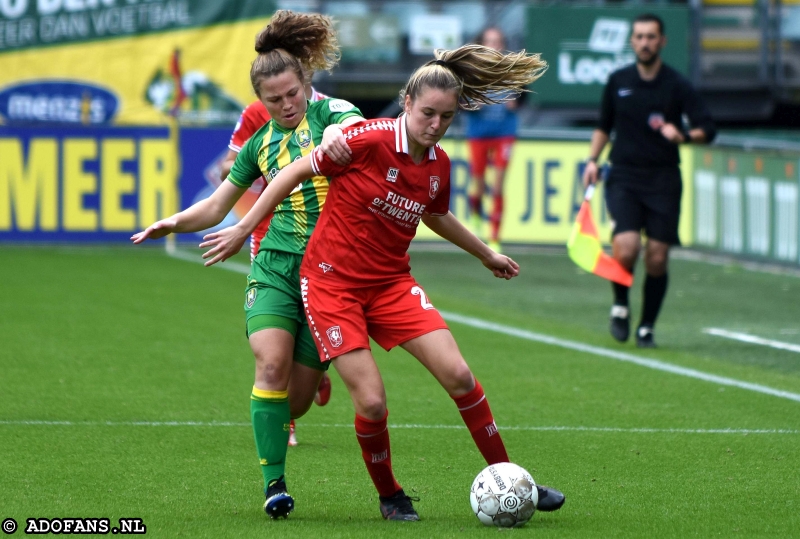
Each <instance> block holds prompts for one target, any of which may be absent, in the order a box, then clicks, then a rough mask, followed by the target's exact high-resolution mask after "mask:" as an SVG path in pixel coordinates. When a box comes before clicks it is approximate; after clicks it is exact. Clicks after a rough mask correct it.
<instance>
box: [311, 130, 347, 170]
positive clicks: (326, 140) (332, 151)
mask: <svg viewBox="0 0 800 539" xmlns="http://www.w3.org/2000/svg"><path fill="white" fill-rule="evenodd" d="M319 146H320V148H322V151H323V152H325V155H327V156H328V157H330V159H331V161H333V162H334V163H336V164H337V165H346V164H348V163H349V162H350V159H352V157H351V156H352V153H353V152H352V150H350V146H348V145H347V142H346V141H345V138H344V135H342V128H341V127H339V126H338V125H329V126H328V127H326V128H325V131H323V133H322V142H321V143H320V145H319Z"/></svg>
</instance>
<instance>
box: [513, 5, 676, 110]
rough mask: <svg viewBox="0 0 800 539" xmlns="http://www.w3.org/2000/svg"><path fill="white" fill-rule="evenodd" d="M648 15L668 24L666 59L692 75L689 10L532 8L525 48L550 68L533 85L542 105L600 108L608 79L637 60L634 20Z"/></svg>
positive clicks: (529, 13)
mask: <svg viewBox="0 0 800 539" xmlns="http://www.w3.org/2000/svg"><path fill="white" fill-rule="evenodd" d="M644 11H647V12H649V13H655V14H656V15H658V16H659V17H661V19H662V20H663V21H664V27H665V34H666V35H667V40H668V41H667V45H666V47H665V48H664V49H663V51H662V57H663V58H664V61H665V62H667V63H668V64H669V65H671V66H672V67H674V68H675V69H677V70H678V71H680V72H681V73H684V74H688V69H689V43H688V38H689V34H688V28H689V11H688V9H687V8H685V7H670V8H664V7H655V6H648V7H647V8H642V7H639V8H624V7H613V8H604V7H570V6H558V7H539V6H536V5H530V6H528V11H527V37H526V42H525V47H526V48H527V49H528V50H529V51H531V52H539V53H542V57H543V58H544V59H545V60H547V63H548V64H550V69H549V70H548V72H547V73H546V74H545V76H544V77H542V78H541V79H539V80H538V81H537V82H536V84H535V90H536V94H537V99H538V101H540V102H541V103H542V104H543V105H573V106H574V105H578V106H588V105H597V104H598V103H599V102H600V96H601V93H602V89H603V86H604V85H605V83H606V81H607V80H608V75H609V74H610V73H612V72H614V71H616V70H617V69H619V68H621V67H623V66H625V65H628V64H630V63H632V62H634V61H635V59H636V57H635V56H634V54H633V51H632V50H631V47H630V34H631V27H632V22H633V19H635V18H636V17H637V16H638V15H640V14H642V13H643V12H644Z"/></svg>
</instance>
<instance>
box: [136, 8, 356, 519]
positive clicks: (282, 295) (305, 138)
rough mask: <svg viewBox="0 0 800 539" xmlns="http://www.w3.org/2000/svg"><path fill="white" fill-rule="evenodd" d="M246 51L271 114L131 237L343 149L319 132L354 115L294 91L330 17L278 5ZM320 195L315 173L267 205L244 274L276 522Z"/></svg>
mask: <svg viewBox="0 0 800 539" xmlns="http://www.w3.org/2000/svg"><path fill="white" fill-rule="evenodd" d="M256 51H257V52H258V53H259V54H258V57H257V58H256V59H255V61H254V62H253V64H252V67H251V69H250V81H251V83H252V85H253V89H254V90H255V93H256V95H257V96H258V98H259V99H260V100H261V102H262V103H263V104H264V106H265V107H266V108H267V111H268V112H269V114H270V116H271V118H272V119H271V120H270V121H269V122H267V123H266V124H265V125H264V126H263V127H262V128H261V129H259V130H258V131H256V132H255V133H254V134H253V136H252V137H251V138H250V139H249V140H248V141H247V143H246V144H245V145H244V147H243V148H242V150H241V152H240V153H239V155H238V157H237V158H236V162H235V163H234V165H233V167H232V169H231V172H230V174H229V175H228V178H227V181H225V182H223V183H222V185H220V187H219V188H218V189H217V190H216V191H215V192H214V194H213V195H211V197H209V198H208V199H206V200H203V201H201V202H198V203H197V204H195V205H193V206H191V207H190V208H187V209H186V210H184V211H182V212H180V213H177V214H175V215H173V216H171V217H168V218H166V219H162V220H161V221H158V222H156V223H154V224H152V225H151V226H150V227H148V228H147V229H146V230H144V231H142V232H139V233H137V234H135V235H134V236H132V238H131V240H132V241H133V242H134V243H141V242H143V241H144V240H146V239H148V238H150V239H157V238H161V237H164V236H166V235H167V234H170V233H178V232H197V231H200V230H205V229H207V228H209V227H211V226H214V225H216V224H218V223H220V222H221V221H222V219H223V218H224V217H225V215H227V214H228V212H229V211H230V210H231V208H233V205H234V204H235V203H236V201H237V200H238V199H239V198H240V197H241V196H242V195H243V194H244V192H245V191H247V189H248V188H249V187H250V185H251V184H252V183H253V182H254V181H255V180H257V179H258V178H260V177H261V176H264V177H265V178H267V180H268V181H270V180H271V179H272V178H273V177H274V176H275V175H277V173H278V172H279V171H280V170H281V169H282V168H283V167H285V166H287V165H289V164H290V163H292V162H293V161H295V160H296V159H300V158H301V157H303V156H305V155H308V154H309V153H311V151H312V150H314V148H315V147H317V146H321V149H322V150H324V151H325V152H326V153H327V154H328V155H330V157H331V158H332V159H334V160H336V159H344V155H345V154H346V153H347V152H348V151H349V150H348V148H347V146H346V145H345V144H344V139H343V138H342V137H341V132H340V131H339V130H332V131H331V132H330V133H332V136H329V137H323V133H324V130H325V128H326V127H327V126H329V125H341V126H342V127H344V126H347V125H350V124H352V123H355V122H358V121H361V120H363V118H362V117H361V112H360V111H359V110H358V109H357V108H355V107H354V106H353V105H352V104H350V103H348V102H347V101H343V100H339V99H325V100H322V101H317V102H314V103H309V101H307V100H306V97H305V94H304V92H303V81H304V80H306V74H307V73H308V72H309V70H315V69H326V70H328V69H330V68H332V67H333V66H334V65H335V64H336V62H337V60H338V57H339V49H338V44H337V41H336V36H335V33H334V31H333V26H332V22H331V19H330V18H328V17H325V16H322V15H318V14H296V13H292V12H290V11H278V12H276V13H275V15H274V16H273V18H272V20H271V22H270V24H269V25H268V26H267V27H266V28H265V29H264V30H262V31H261V33H259V35H258V36H257V37H256ZM327 193H328V179H327V178H326V177H324V176H314V177H310V178H308V179H306V180H305V181H304V182H303V183H302V185H299V186H298V187H297V188H296V189H295V190H294V191H292V193H291V194H290V195H289V196H288V197H287V198H286V199H285V200H284V201H283V202H282V203H281V204H280V205H279V206H278V207H277V208H276V210H275V216H274V217H273V219H272V223H271V224H270V227H269V232H268V234H267V236H266V237H265V238H264V240H263V241H262V242H261V247H260V250H259V253H258V255H257V256H256V258H255V260H254V261H253V263H252V267H251V271H250V275H248V277H247V283H248V284H247V289H246V292H245V305H244V307H245V314H246V330H247V336H248V339H249V341H250V347H251V349H252V351H253V355H254V356H255V360H256V372H255V383H254V385H253V391H252V394H251V401H250V410H251V418H252V423H253V432H254V435H255V441H256V448H257V451H258V457H259V461H260V463H261V470H262V473H263V475H264V484H265V494H266V498H267V500H266V502H265V504H264V510H265V511H266V512H267V514H268V515H269V516H270V517H272V518H285V517H286V516H288V514H289V513H290V512H291V511H292V510H293V509H294V500H293V498H292V497H291V496H290V495H289V494H288V492H287V490H286V482H285V479H284V471H285V460H286V450H287V442H288V438H289V421H290V418H291V416H292V415H294V416H295V417H299V416H301V415H303V414H304V413H305V412H306V411H307V410H308V408H309V407H310V406H311V402H312V401H313V398H314V394H315V392H316V389H317V386H318V385H319V381H320V379H321V377H322V373H323V372H324V369H326V368H327V364H323V363H321V362H320V360H319V356H318V355H317V350H316V346H315V344H314V341H313V339H312V337H311V334H310V333H309V331H308V326H307V323H306V319H305V314H304V310H303V305H302V300H301V297H300V282H299V269H300V263H301V261H302V258H303V253H304V252H305V249H306V245H307V243H308V240H309V238H310V237H311V232H312V231H313V230H314V226H315V225H316V223H317V220H318V219H319V216H320V212H321V210H322V207H323V204H324V202H325V198H326V196H327ZM293 360H294V361H293ZM289 395H291V396H292V399H291V400H292V406H291V409H290V402H289Z"/></svg>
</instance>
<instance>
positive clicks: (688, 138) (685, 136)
mask: <svg viewBox="0 0 800 539" xmlns="http://www.w3.org/2000/svg"><path fill="white" fill-rule="evenodd" d="M681 135H683V142H684V143H689V142H692V135H690V134H689V132H688V131H686V130H685V129H681Z"/></svg>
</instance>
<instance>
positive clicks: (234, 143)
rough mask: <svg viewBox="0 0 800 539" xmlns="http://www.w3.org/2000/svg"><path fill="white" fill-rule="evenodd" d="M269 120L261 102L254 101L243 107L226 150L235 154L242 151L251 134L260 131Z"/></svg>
mask: <svg viewBox="0 0 800 539" xmlns="http://www.w3.org/2000/svg"><path fill="white" fill-rule="evenodd" d="M269 119H270V116H269V112H267V109H266V107H264V104H263V103H262V102H261V101H254V102H253V103H250V104H249V105H247V107H245V109H244V110H243V111H242V115H241V116H239V121H238V122H236V127H234V128H233V134H232V135H231V141H230V142H229V143H228V148H230V149H231V150H233V151H234V152H236V153H239V152H240V151H242V146H244V143H245V142H247V139H249V138H250V137H251V136H252V135H253V133H255V132H256V131H258V130H259V129H261V126H263V125H264V124H265V123H267V122H268V121H269Z"/></svg>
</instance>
